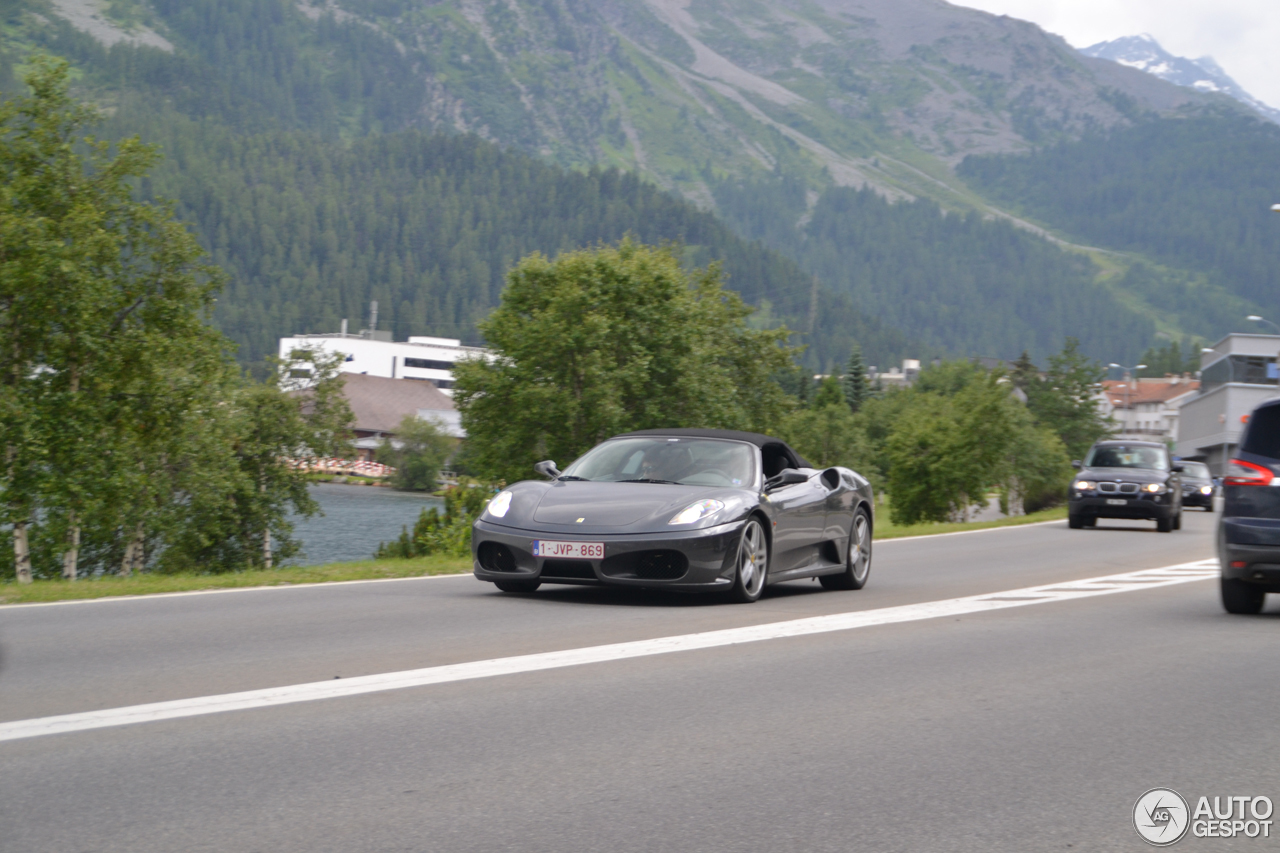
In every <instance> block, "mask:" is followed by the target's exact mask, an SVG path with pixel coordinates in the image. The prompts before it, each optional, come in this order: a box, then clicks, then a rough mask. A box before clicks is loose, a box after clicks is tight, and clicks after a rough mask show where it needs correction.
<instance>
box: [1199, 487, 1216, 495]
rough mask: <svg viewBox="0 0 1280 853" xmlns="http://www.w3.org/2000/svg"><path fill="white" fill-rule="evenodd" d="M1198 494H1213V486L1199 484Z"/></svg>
mask: <svg viewBox="0 0 1280 853" xmlns="http://www.w3.org/2000/svg"><path fill="white" fill-rule="evenodd" d="M1200 494H1202V495H1211V494H1213V486H1201V487H1200Z"/></svg>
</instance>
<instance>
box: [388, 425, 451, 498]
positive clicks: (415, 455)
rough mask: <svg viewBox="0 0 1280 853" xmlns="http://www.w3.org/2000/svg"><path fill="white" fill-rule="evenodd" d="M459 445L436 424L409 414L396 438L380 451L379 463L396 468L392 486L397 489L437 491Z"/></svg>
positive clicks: (397, 430)
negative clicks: (445, 468)
mask: <svg viewBox="0 0 1280 853" xmlns="http://www.w3.org/2000/svg"><path fill="white" fill-rule="evenodd" d="M456 445H457V441H455V440H454V439H453V438H451V437H450V436H449V435H448V434H447V433H446V432H445V431H444V430H443V429H441V427H440V425H439V424H438V423H436V422H435V421H431V420H424V419H423V418H419V417H415V416H413V415H409V416H407V417H406V418H405V419H404V420H402V421H401V422H400V425H399V426H397V427H396V431H395V438H393V439H388V440H386V441H384V442H383V443H382V445H381V446H380V447H379V448H378V461H379V462H381V463H383V464H384V465H390V466H391V467H393V468H395V469H396V472H395V474H394V475H392V478H391V484H392V485H393V486H395V487H396V488H397V489H403V490H404V491H407V492H434V491H435V490H436V489H437V488H439V486H440V484H439V483H438V482H437V480H438V479H439V477H440V471H441V469H442V468H444V464H445V462H446V461H448V459H449V456H450V454H451V453H453V450H454V447H455V446H456Z"/></svg>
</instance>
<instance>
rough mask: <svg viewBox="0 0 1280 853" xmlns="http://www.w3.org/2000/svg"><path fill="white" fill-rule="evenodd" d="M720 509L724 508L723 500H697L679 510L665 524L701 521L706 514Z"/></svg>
mask: <svg viewBox="0 0 1280 853" xmlns="http://www.w3.org/2000/svg"><path fill="white" fill-rule="evenodd" d="M722 509H724V501H712V500H708V501H698V502H697V503H694V504H689V505H688V506H687V507H685V508H684V509H682V510H680V514H679V515H677V516H676V517H675V518H673V519H671V520H670V521H668V522H667V524H693V523H694V522H695V521H701V520H702V519H704V518H706V517H707V516H708V515H711V514H713V513H717V512H719V511H720V510H722Z"/></svg>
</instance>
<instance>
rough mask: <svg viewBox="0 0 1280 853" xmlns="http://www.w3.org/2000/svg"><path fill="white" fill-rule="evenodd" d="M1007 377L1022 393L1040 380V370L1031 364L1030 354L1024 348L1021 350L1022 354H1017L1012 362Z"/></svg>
mask: <svg viewBox="0 0 1280 853" xmlns="http://www.w3.org/2000/svg"><path fill="white" fill-rule="evenodd" d="M1009 378H1010V379H1011V380H1012V381H1013V384H1014V386H1015V387H1017V388H1020V389H1022V391H1023V393H1030V392H1029V391H1027V389H1028V388H1030V387H1031V386H1032V384H1034V383H1036V382H1039V381H1040V371H1039V369H1037V368H1036V366H1035V365H1034V364H1032V362H1031V356H1030V355H1029V354H1028V353H1027V351H1026V350H1023V351H1022V355H1020V356H1018V360H1017V361H1015V362H1014V363H1013V370H1012V371H1010V373H1009Z"/></svg>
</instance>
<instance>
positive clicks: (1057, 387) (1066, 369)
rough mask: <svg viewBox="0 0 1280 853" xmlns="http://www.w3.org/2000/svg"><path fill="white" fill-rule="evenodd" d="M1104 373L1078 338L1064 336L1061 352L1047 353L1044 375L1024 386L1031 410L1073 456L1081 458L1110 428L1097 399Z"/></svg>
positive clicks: (1107, 433)
mask: <svg viewBox="0 0 1280 853" xmlns="http://www.w3.org/2000/svg"><path fill="white" fill-rule="evenodd" d="M1105 375H1106V371H1105V370H1104V369H1103V367H1102V365H1101V364H1099V363H1098V362H1096V361H1094V360H1093V359H1090V358H1088V357H1086V356H1085V355H1084V354H1083V353H1082V352H1081V351H1080V342H1079V341H1077V340H1076V339H1075V338H1067V343H1066V346H1065V347H1063V349H1062V352H1060V353H1058V354H1057V355H1053V356H1050V357H1049V369H1048V370H1047V371H1046V372H1045V376H1044V379H1043V380H1036V381H1032V382H1029V383H1028V385H1027V387H1026V388H1025V389H1024V390H1025V391H1026V394H1027V405H1028V407H1029V408H1030V410H1031V413H1032V414H1033V415H1034V416H1035V418H1036V420H1037V421H1038V422H1039V423H1040V424H1042V425H1044V426H1046V427H1048V428H1049V429H1051V430H1053V432H1054V433H1055V434H1056V435H1057V436H1058V437H1059V438H1060V439H1062V443H1063V444H1064V445H1066V448H1067V452H1068V453H1070V454H1071V458H1073V459H1080V458H1082V457H1083V456H1084V453H1085V451H1086V450H1088V449H1089V446H1090V445H1092V444H1093V443H1094V442H1095V441H1097V440H1098V439H1100V438H1103V437H1105V436H1107V435H1110V434H1111V432H1112V428H1111V425H1110V424H1109V423H1108V422H1107V419H1106V417H1105V416H1104V415H1103V414H1102V412H1101V411H1100V410H1099V408H1098V403H1097V392H1098V388H1099V385H1100V383H1101V382H1102V379H1103V377H1104V376H1105Z"/></svg>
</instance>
